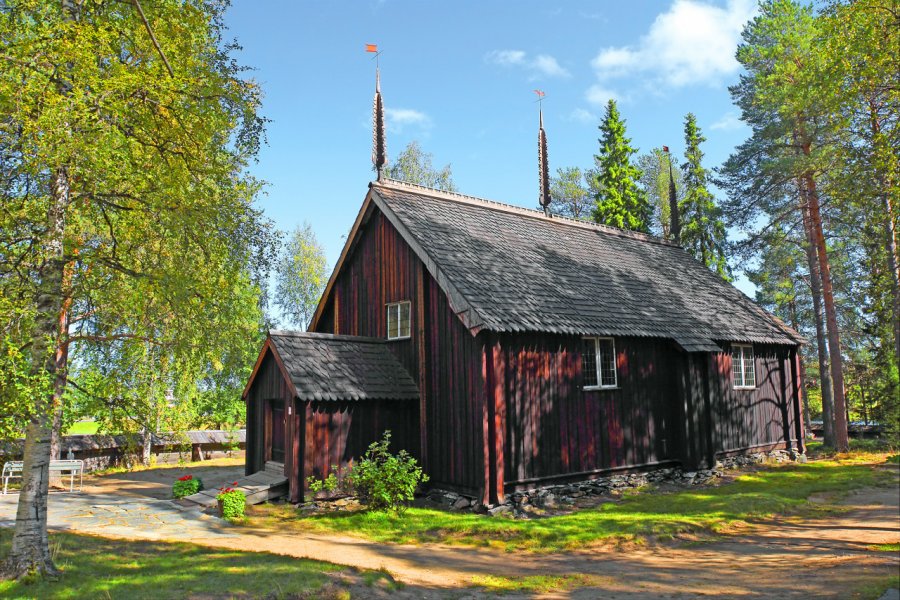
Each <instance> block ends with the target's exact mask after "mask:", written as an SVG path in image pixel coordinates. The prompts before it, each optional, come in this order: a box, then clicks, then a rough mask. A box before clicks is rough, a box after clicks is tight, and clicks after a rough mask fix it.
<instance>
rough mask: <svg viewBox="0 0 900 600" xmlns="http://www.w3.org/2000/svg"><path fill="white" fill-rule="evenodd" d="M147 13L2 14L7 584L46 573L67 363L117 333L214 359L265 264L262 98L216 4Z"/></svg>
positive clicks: (49, 5)
mask: <svg viewBox="0 0 900 600" xmlns="http://www.w3.org/2000/svg"><path fill="white" fill-rule="evenodd" d="M146 8H147V10H143V11H142V10H141V6H140V4H139V3H138V2H108V1H98V2H90V3H77V4H76V3H75V2H74V1H73V0H62V1H61V2H45V1H43V0H7V1H6V2H4V3H3V4H2V5H0V40H2V46H0V63H2V65H3V67H2V69H0V114H2V115H3V119H2V122H0V149H2V154H0V173H2V180H0V194H2V208H3V210H2V211H0V290H2V293H3V297H4V298H10V299H13V302H14V303H20V302H21V303H22V304H21V306H25V307H31V308H30V309H28V308H26V309H25V310H30V312H31V314H30V315H29V320H28V321H29V324H28V329H27V331H23V332H21V336H22V338H21V339H22V341H23V342H24V344H25V347H26V348H27V351H28V357H27V359H28V377H29V378H30V379H31V380H33V381H35V382H41V385H35V386H33V387H31V388H29V390H28V396H29V404H30V406H29V411H28V423H27V426H26V435H25V439H26V442H25V450H24V462H25V465H24V471H23V485H22V491H21V494H20V496H19V504H18V510H17V514H16V527H15V533H14V535H13V540H12V547H11V549H10V552H9V553H8V558H7V561H6V563H5V565H4V566H3V569H2V571H3V574H4V575H5V576H7V577H23V576H25V575H35V574H36V575H44V574H54V573H56V572H57V568H56V566H55V565H54V564H53V561H52V558H51V554H50V549H49V544H48V539H47V491H48V476H49V469H48V467H49V461H50V457H51V451H50V441H51V432H52V429H53V422H54V419H55V417H56V415H57V414H59V411H60V409H61V408H62V404H63V402H64V399H65V397H66V390H67V387H68V383H69V378H68V377H69V367H70V361H69V356H70V354H71V353H72V352H75V351H79V348H82V347H87V346H93V347H95V346H102V345H105V344H114V343H116V342H117V341H121V340H126V339H127V340H135V341H139V342H143V343H145V344H149V345H164V346H165V348H166V351H167V352H168V353H169V354H171V355H172V356H176V357H185V356H191V355H199V356H201V357H202V358H203V360H206V361H209V362H211V363H213V362H215V361H217V360H219V359H218V355H219V354H220V352H221V351H222V347H223V346H222V345H220V344H219V342H223V341H224V340H225V339H226V338H227V335H226V334H224V333H223V331H222V330H223V329H224V330H230V328H231V323H233V322H235V321H236V320H237V316H238V315H237V314H236V313H235V309H236V307H237V306H238V305H239V303H234V302H233V301H232V298H233V294H234V290H235V287H236V286H241V285H244V283H243V282H246V281H247V274H248V273H252V272H256V271H257V270H258V269H259V268H260V266H261V265H263V264H264V263H266V261H267V260H269V259H270V255H269V248H270V243H269V240H270V234H269V228H268V225H267V223H266V222H265V221H264V220H263V219H262V217H261V214H260V212H259V211H258V210H257V209H256V208H254V206H253V201H254V197H255V194H256V192H257V190H258V188H259V183H258V182H257V181H255V180H254V179H253V178H252V177H250V176H249V175H248V174H247V167H248V163H249V161H250V160H252V158H253V157H254V155H255V154H256V152H257V151H258V148H259V144H260V142H261V139H262V134H263V126H264V120H263V119H262V118H261V117H259V116H258V114H257V110H258V107H259V103H260V93H259V88H258V87H257V85H256V84H255V83H254V82H253V81H252V80H249V79H247V78H246V75H245V73H244V69H243V68H242V67H241V66H240V65H239V64H237V63H236V62H235V60H234V58H233V57H232V55H231V52H232V50H234V46H233V45H230V44H226V43H225V42H223V38H222V36H223V30H224V26H223V22H222V11H223V10H224V7H223V6H222V5H220V4H210V3H206V2H202V1H200V0H188V1H181V0H159V1H157V2H154V3H153V4H152V6H148V7H146ZM148 300H151V301H152V302H148ZM201 337H202V338H204V339H206V340H208V343H205V344H204V345H203V346H198V345H196V344H195V342H196V340H197V339H198V338H201ZM4 399H5V396H4ZM5 410H6V407H3V410H0V412H5Z"/></svg>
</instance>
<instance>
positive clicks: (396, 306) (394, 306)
mask: <svg viewBox="0 0 900 600" xmlns="http://www.w3.org/2000/svg"><path fill="white" fill-rule="evenodd" d="M404 305H406V307H407V308H406V309H407V311H408V312H409V318H408V319H407V320H406V327H407V331H406V335H403V331H401V330H400V310H401V308H400V307H402V306H404ZM386 307H387V313H386V314H387V318H386V320H385V329H386V330H387V331H385V333H386V334H387V339H388V340H389V341H393V340H408V339H410V338H411V337H412V304H411V303H410V301H409V300H404V301H402V302H390V303H388V304H387V305H386ZM391 311H393V312H394V318H395V319H396V320H397V335H396V336H394V337H391Z"/></svg>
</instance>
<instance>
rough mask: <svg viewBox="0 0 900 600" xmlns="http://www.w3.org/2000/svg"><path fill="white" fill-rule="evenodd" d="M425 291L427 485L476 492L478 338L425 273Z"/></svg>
mask: <svg viewBox="0 0 900 600" xmlns="http://www.w3.org/2000/svg"><path fill="white" fill-rule="evenodd" d="M424 292H425V302H424V303H425V306H426V307H427V311H428V315H427V323H428V327H426V331H425V343H426V345H427V348H426V352H425V355H426V357H427V358H426V360H427V361H428V364H427V369H426V373H425V377H426V389H425V394H426V397H427V399H428V404H427V414H426V415H425V421H426V424H427V425H426V426H427V429H428V431H427V443H428V461H427V467H428V474H429V476H430V477H431V480H432V485H437V486H443V487H450V488H454V489H459V490H460V491H468V492H475V491H478V490H479V489H481V488H482V487H483V486H484V483H485V482H484V469H483V465H484V444H483V441H484V412H483V411H484V377H483V373H482V342H481V340H480V339H479V338H476V337H474V336H473V335H472V334H471V333H469V331H468V330H467V329H466V328H465V327H464V326H463V324H462V322H461V321H460V319H459V317H457V316H456V314H455V313H454V312H453V310H452V309H451V308H450V305H449V303H448V301H447V296H446V295H445V294H444V293H443V292H442V291H441V289H440V288H439V287H438V285H437V282H436V281H435V280H434V278H432V277H430V276H428V277H427V281H426V282H425V290H424Z"/></svg>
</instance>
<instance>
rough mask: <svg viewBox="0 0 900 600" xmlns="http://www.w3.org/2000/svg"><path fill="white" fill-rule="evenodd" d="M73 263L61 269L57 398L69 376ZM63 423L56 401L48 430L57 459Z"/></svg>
mask: <svg viewBox="0 0 900 600" xmlns="http://www.w3.org/2000/svg"><path fill="white" fill-rule="evenodd" d="M74 270H75V265H74V264H73V263H72V262H69V263H68V264H67V265H66V266H65V268H64V269H63V279H62V289H61V292H62V293H61V297H62V299H63V301H62V306H61V307H60V310H59V326H58V331H59V338H58V343H57V345H56V376H55V379H54V382H53V386H54V393H55V395H56V398H57V399H61V398H62V395H63V392H65V390H66V383H67V382H68V378H69V370H68V368H67V365H68V364H69V344H68V343H67V342H66V341H65V336H66V334H67V333H68V331H69V310H70V309H71V308H72V297H71V293H70V291H71V287H72V275H73V271H74ZM62 424H63V406H62V402H57V404H56V409H55V410H54V411H53V428H52V429H51V430H50V458H51V459H53V460H58V459H59V458H60V450H59V444H60V437H62Z"/></svg>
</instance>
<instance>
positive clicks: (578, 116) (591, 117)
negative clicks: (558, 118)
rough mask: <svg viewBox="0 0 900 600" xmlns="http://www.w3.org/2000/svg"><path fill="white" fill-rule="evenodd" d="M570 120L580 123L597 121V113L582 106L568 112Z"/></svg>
mask: <svg viewBox="0 0 900 600" xmlns="http://www.w3.org/2000/svg"><path fill="white" fill-rule="evenodd" d="M569 120H570V121H578V122H580V123H597V122H598V119H597V115H595V114H594V113H592V112H591V111H589V110H585V109H583V108H576V109H574V110H573V111H572V112H570V113H569Z"/></svg>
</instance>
